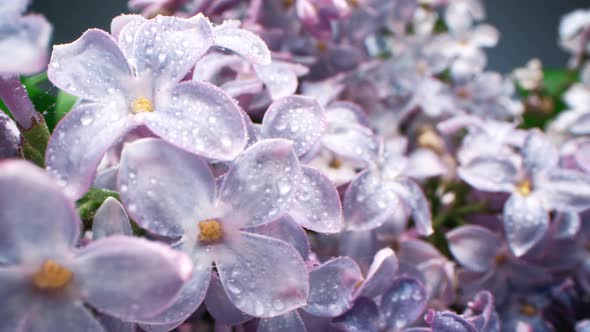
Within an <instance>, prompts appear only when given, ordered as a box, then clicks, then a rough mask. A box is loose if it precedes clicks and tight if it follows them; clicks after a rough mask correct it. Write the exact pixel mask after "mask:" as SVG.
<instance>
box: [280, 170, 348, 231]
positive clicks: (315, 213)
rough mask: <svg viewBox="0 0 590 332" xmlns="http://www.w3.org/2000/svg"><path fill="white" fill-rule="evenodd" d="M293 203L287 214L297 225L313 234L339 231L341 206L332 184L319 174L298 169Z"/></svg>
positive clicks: (318, 172)
mask: <svg viewBox="0 0 590 332" xmlns="http://www.w3.org/2000/svg"><path fill="white" fill-rule="evenodd" d="M301 169H302V170H303V177H302V179H301V181H300V182H299V188H298V189H297V196H296V199H295V203H294V204H293V206H292V207H291V209H290V210H289V215H290V216H291V217H292V218H293V219H294V220H295V222H297V223H298V224H299V225H301V226H303V227H305V228H307V229H310V230H312V231H315V232H321V233H337V232H340V229H341V228H342V206H341V203H340V196H339V195H338V191H336V187H335V186H334V184H333V183H332V182H331V181H330V179H328V178H327V177H326V176H325V175H324V174H323V173H322V172H320V171H318V170H316V169H315V168H312V167H309V166H303V167H301Z"/></svg>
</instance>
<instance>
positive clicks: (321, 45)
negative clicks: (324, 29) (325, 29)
mask: <svg viewBox="0 0 590 332" xmlns="http://www.w3.org/2000/svg"><path fill="white" fill-rule="evenodd" d="M316 46H317V48H318V50H320V52H324V51H325V50H327V49H328V44H326V42H325V41H323V40H318V42H317V43H316Z"/></svg>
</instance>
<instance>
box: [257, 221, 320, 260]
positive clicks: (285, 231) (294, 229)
mask: <svg viewBox="0 0 590 332" xmlns="http://www.w3.org/2000/svg"><path fill="white" fill-rule="evenodd" d="M245 231H246V232H250V233H256V234H261V235H265V236H268V237H274V238H277V239H279V240H283V241H285V242H287V243H289V244H290V245H292V246H293V248H295V249H297V251H298V252H299V254H300V255H301V257H302V258H303V259H304V260H307V257H308V256H309V250H310V249H309V239H308V237H307V233H306V232H305V230H304V229H303V228H301V226H299V224H298V223H297V222H295V220H294V219H293V218H292V217H291V216H289V215H288V214H286V215H284V216H282V217H280V218H279V219H277V220H275V221H273V222H270V223H268V224H264V225H259V226H256V227H251V228H247V229H245Z"/></svg>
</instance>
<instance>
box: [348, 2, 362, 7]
mask: <svg viewBox="0 0 590 332" xmlns="http://www.w3.org/2000/svg"><path fill="white" fill-rule="evenodd" d="M348 4H349V5H350V7H352V8H358V7H359V6H360V4H361V3H360V0H348Z"/></svg>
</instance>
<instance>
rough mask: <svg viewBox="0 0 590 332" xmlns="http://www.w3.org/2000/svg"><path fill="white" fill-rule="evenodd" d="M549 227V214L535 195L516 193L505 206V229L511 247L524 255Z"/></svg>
mask: <svg viewBox="0 0 590 332" xmlns="http://www.w3.org/2000/svg"><path fill="white" fill-rule="evenodd" d="M548 228H549V215H548V213H547V210H545V208H544V207H543V205H542V202H541V200H539V198H538V197H537V196H535V195H531V196H527V197H525V196H522V195H520V194H517V193H514V194H512V195H511V196H510V198H509V199H508V201H507V202H506V205H505V206H504V230H505V232H506V238H507V240H508V245H509V246H510V249H511V250H512V252H513V253H514V255H516V256H517V257H519V256H522V255H523V254H524V253H526V252H527V251H528V250H529V249H530V248H532V247H533V246H534V245H535V244H536V243H537V242H539V241H540V240H541V239H542V238H543V236H544V235H545V232H546V231H547V229H548Z"/></svg>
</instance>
